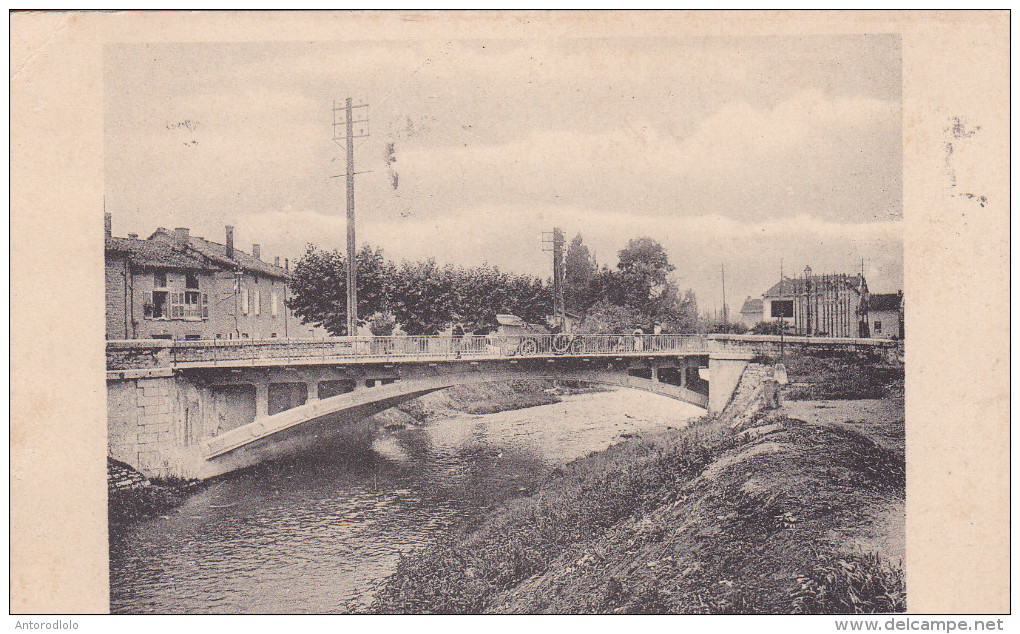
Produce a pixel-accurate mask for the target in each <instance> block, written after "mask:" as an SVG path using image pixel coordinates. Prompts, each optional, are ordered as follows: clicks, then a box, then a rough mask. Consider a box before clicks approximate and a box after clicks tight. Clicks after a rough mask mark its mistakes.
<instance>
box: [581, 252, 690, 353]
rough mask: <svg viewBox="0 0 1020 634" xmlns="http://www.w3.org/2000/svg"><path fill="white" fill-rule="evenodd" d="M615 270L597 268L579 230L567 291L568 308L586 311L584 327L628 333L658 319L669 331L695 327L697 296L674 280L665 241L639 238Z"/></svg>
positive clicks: (586, 329) (604, 267)
mask: <svg viewBox="0 0 1020 634" xmlns="http://www.w3.org/2000/svg"><path fill="white" fill-rule="evenodd" d="M617 256H618V258H619V263H618V264H617V266H616V269H615V270H614V269H610V268H608V267H606V266H603V267H602V269H601V270H596V267H595V262H594V261H593V260H590V259H589V257H588V249H587V247H585V246H584V243H583V240H582V239H581V236H580V235H578V236H576V237H575V238H574V240H573V241H572V242H571V243H570V248H569V249H568V251H567V275H566V289H565V291H564V296H565V298H566V299H567V305H568V307H569V308H570V309H571V310H573V311H575V312H578V313H581V314H582V315H583V316H584V320H583V321H582V324H581V327H580V330H581V331H582V332H593V333H623V332H631V331H633V330H634V329H635V328H643V329H648V328H650V327H651V326H652V324H659V325H660V326H661V327H662V329H663V331H664V332H694V330H695V326H696V324H697V314H698V307H697V300H696V299H695V297H694V291H692V290H690V289H688V290H687V291H685V292H683V293H681V292H680V291H679V290H678V288H677V287H676V285H675V284H674V283H673V282H672V281H671V280H670V274H671V273H672V272H673V271H675V270H676V267H675V266H673V265H672V264H671V263H670V262H669V257H668V255H667V254H666V251H665V250H664V249H663V248H662V245H661V244H659V243H658V242H656V241H655V240H653V239H651V238H647V237H645V238H637V239H635V240H631V241H630V242H628V244H627V247H626V248H624V249H621V250H620V252H619V253H618V254H617Z"/></svg>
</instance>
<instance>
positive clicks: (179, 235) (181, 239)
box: [174, 227, 191, 249]
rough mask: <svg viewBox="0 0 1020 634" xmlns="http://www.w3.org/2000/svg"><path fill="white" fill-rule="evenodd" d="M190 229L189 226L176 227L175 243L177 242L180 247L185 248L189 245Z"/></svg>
mask: <svg viewBox="0 0 1020 634" xmlns="http://www.w3.org/2000/svg"><path fill="white" fill-rule="evenodd" d="M189 233H191V232H190V231H188V228H187V227H177V228H175V229H174V243H176V244H177V248H178V249H183V248H185V247H187V246H188V234H189Z"/></svg>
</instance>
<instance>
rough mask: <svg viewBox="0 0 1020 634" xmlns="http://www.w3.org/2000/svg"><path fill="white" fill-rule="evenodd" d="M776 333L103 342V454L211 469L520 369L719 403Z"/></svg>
mask: <svg viewBox="0 0 1020 634" xmlns="http://www.w3.org/2000/svg"><path fill="white" fill-rule="evenodd" d="M778 339H779V338H778V337H774V338H773V337H751V338H748V337H733V336H705V335H646V336H617V335H535V336H524V335H522V336H501V337H491V336H490V337H465V338H459V339H458V338H453V337H375V338H357V337H343V338H334V339H326V340H321V341H310V340H282V339H270V340H260V341H250V340H240V341H238V340H215V341H155V340H146V341H142V340H132V341H109V342H107V393H108V428H109V440H108V446H109V454H110V456H111V457H113V458H115V459H118V460H121V461H123V462H127V463H128V464H131V465H133V466H135V467H137V468H138V469H140V470H141V471H142V472H143V473H145V474H146V475H150V476H167V475H176V476H182V477H190V478H207V477H212V476H214V475H218V474H221V473H226V472H229V471H232V470H235V469H238V468H242V467H246V466H251V465H253V464H257V463H259V462H261V461H264V460H267V459H271V458H274V457H278V456H281V455H285V454H287V453H289V452H293V451H297V450H300V449H301V448H303V447H307V446H310V445H313V444H315V443H317V442H319V439H320V438H321V437H323V436H328V435H330V434H333V433H335V432H337V431H338V430H340V429H344V428H348V429H358V428H359V427H358V426H359V422H358V421H361V420H363V419H364V418H366V417H367V416H370V415H372V414H375V413H378V412H380V411H383V410H385V409H388V408H390V407H393V406H395V405H398V404H400V403H402V402H404V401H407V400H410V399H413V398H417V397H419V396H422V395H424V394H428V393H430V392H435V391H437V390H442V389H445V388H448V387H452V386H455V385H466V384H473V383H487V382H497V381H507V380H516V379H536V378H549V379H557V380H570V381H584V382H589V383H599V384H605V385H614V386H620V387H626V388H631V389H639V390H644V391H648V392H651V393H654V394H659V395H662V396H667V397H669V398H674V399H677V400H680V401H684V402H687V403H691V404H694V405H697V406H698V407H702V408H705V409H707V410H708V411H709V412H718V411H721V410H722V409H723V408H724V407H725V406H726V403H727V402H728V401H729V399H730V397H731V395H732V394H733V390H734V389H735V388H736V386H737V384H738V383H739V381H740V378H741V375H742V373H743V371H744V368H745V367H746V366H747V363H748V361H749V360H750V359H751V358H753V357H754V356H755V355H756V354H763V353H764V354H774V353H775V350H776V346H777V344H778ZM888 343H889V342H877V341H873V340H860V339H854V340H836V339H825V340H822V339H817V338H812V339H810V340H808V341H806V342H797V341H796V340H793V341H791V342H790V345H812V346H830V347H835V348H840V349H846V348H859V347H865V348H871V349H876V348H878V349H884V348H887V347H889V346H888ZM784 344H785V342H784ZM893 345H895V344H893ZM362 431H363V432H364V433H371V430H367V429H363V430H362Z"/></svg>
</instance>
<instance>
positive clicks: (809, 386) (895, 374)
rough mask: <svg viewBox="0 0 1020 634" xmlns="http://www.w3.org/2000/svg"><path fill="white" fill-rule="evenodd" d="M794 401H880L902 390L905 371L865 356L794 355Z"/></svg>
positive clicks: (790, 359)
mask: <svg viewBox="0 0 1020 634" xmlns="http://www.w3.org/2000/svg"><path fill="white" fill-rule="evenodd" d="M785 364H786V369H787V372H788V373H789V376H790V381H791V383H792V385H791V386H790V387H789V388H788V389H787V390H786V392H785V393H784V395H783V396H784V398H787V399H790V400H827V399H878V398H883V397H885V396H888V395H889V394H890V392H891V391H895V390H896V389H902V385H903V368H902V367H892V366H886V365H883V364H881V363H878V362H877V360H876V359H874V358H871V357H869V356H868V355H866V354H863V353H838V354H837V353H829V354H825V353H817V354H804V353H798V354H791V355H788V356H787V357H786V358H785Z"/></svg>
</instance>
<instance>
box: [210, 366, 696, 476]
mask: <svg viewBox="0 0 1020 634" xmlns="http://www.w3.org/2000/svg"><path fill="white" fill-rule="evenodd" d="M628 370H629V368H628V367H626V366H623V367H619V368H606V367H601V368H563V367H556V366H553V365H551V364H546V367H530V368H520V369H509V368H506V367H499V368H486V369H478V370H472V369H465V370H461V371H455V372H449V373H443V374H436V375H428V374H426V373H417V374H414V375H412V376H407V377H402V378H401V379H400V380H398V381H395V382H393V383H389V384H387V385H380V386H377V387H371V388H368V387H359V388H358V389H356V390H355V391H353V392H348V393H345V394H340V395H337V396H332V397H330V398H326V399H321V400H313V401H310V402H308V403H306V404H304V405H300V406H298V407H294V408H292V409H288V410H286V411H283V412H280V413H278V414H273V415H271V416H264V417H261V418H257V419H256V420H254V421H252V422H251V423H248V424H246V425H242V426H240V427H237V428H235V429H232V430H230V431H227V432H225V433H223V434H220V435H219V436H216V437H214V438H210V439H207V440H206V441H205V442H203V443H202V444H201V451H202V458H203V459H204V460H205V461H206V462H211V463H216V462H219V461H224V462H225V463H235V462H236V460H231V459H230V455H231V454H233V453H235V452H237V451H238V450H241V449H244V448H246V447H250V446H253V445H263V444H265V440H266V439H268V438H270V437H272V436H277V435H280V434H281V433H282V432H285V431H287V430H292V429H295V428H297V427H299V426H301V425H306V424H315V423H322V422H328V421H334V422H339V423H340V424H343V423H345V422H346V423H350V422H353V421H355V420H359V419H362V418H365V417H367V416H371V415H372V414H377V413H379V412H381V411H383V410H386V409H389V408H391V407H394V406H396V405H399V404H401V403H404V402H406V401H409V400H412V399H415V398H418V397H420V396H423V395H425V394H429V393H432V392H436V391H439V390H444V389H447V388H450V387H454V386H458V385H476V384H484V383H496V382H501V381H509V380H534V379H552V380H560V381H580V382H586V383H594V384H600V385H609V386H614V387H622V388H628V389H634V390H642V391H645V392H650V393H652V394H658V395H660V396H665V397H668V398H673V399H675V400H679V401H683V402H685V403H688V404H691V405H695V406H697V407H701V408H707V406H708V395H707V394H702V393H700V392H696V391H694V390H691V389H688V388H686V387H683V386H676V385H670V384H668V383H662V382H659V381H657V380H654V378H652V379H647V378H642V377H638V376H632V375H631V374H629V373H628ZM653 377H654V371H653ZM234 468H237V466H236V465H231V466H230V467H229V469H227V470H232V469H234ZM213 470H214V471H218V469H213Z"/></svg>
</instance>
